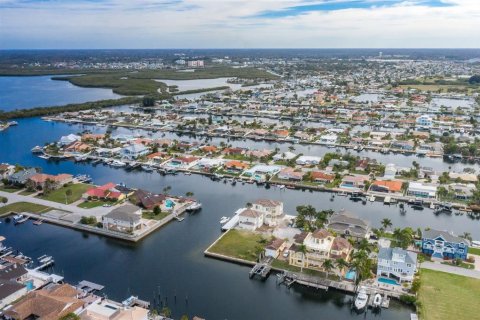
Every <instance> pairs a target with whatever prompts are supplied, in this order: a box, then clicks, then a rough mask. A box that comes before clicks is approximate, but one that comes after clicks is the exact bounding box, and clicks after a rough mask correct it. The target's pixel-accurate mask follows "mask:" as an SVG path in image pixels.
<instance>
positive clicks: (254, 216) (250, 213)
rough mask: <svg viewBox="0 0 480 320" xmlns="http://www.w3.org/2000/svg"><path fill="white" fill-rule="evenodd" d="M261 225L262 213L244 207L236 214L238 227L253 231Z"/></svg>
mask: <svg viewBox="0 0 480 320" xmlns="http://www.w3.org/2000/svg"><path fill="white" fill-rule="evenodd" d="M262 225H263V213H261V212H260V211H256V210H252V209H245V210H243V211H242V212H241V213H240V214H239V215H238V228H239V229H244V230H250V231H254V230H255V229H257V228H260V227H261V226H262Z"/></svg>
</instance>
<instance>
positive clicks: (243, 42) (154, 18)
mask: <svg viewBox="0 0 480 320" xmlns="http://www.w3.org/2000/svg"><path fill="white" fill-rule="evenodd" d="M339 1H340V0H339ZM319 2H321V1H315V3H319ZM371 2H372V3H374V2H375V1H373V0H372V1H371ZM444 2H447V1H444ZM311 3H312V2H306V1H301V0H291V1H275V0H265V1H255V0H252V1H234V0H230V1H213V0H211V1H209V0H186V1H175V0H172V1H170V0H163V1H161V0H159V1H155V0H138V1H129V0H118V1H115V0H106V1H103V2H101V3H98V2H95V1H65V0H64V1H60V0H51V1H41V2H32V1H28V2H23V1H9V0H0V48H210V47H216V48H223V47H226V48H241V47H256V48H260V47H277V48H287V47H303V48H306V47H320V48H321V47H327V48H331V47H442V48H446V47H464V48H466V47H476V48H478V47H480V37H479V36H478V30H480V3H479V2H478V1H477V0H449V1H448V3H452V4H454V5H453V6H449V7H428V6H425V5H418V4H415V3H417V1H409V2H403V3H399V4H396V5H395V6H390V7H388V6H379V7H376V8H366V9H346V10H335V11H310V12H305V13H302V14H299V15H292V16H287V17H277V18H264V17H261V16H258V15H259V14H261V13H263V12H265V11H277V10H281V9H284V8H288V7H292V6H297V5H301V4H311Z"/></svg>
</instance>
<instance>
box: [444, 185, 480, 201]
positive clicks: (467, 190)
mask: <svg viewBox="0 0 480 320" xmlns="http://www.w3.org/2000/svg"><path fill="white" fill-rule="evenodd" d="M448 191H450V192H452V193H453V194H454V196H455V199H458V200H469V199H471V198H472V197H473V194H474V193H475V191H477V187H476V186H475V185H474V184H473V183H451V184H449V185H448Z"/></svg>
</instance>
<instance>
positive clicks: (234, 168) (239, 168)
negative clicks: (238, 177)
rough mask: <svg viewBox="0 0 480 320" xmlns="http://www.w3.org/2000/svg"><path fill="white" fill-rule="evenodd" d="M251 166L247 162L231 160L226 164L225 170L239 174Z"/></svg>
mask: <svg viewBox="0 0 480 320" xmlns="http://www.w3.org/2000/svg"><path fill="white" fill-rule="evenodd" d="M249 167H250V165H249V164H248V163H246V162H242V161H237V160H231V161H228V162H226V163H225V164H224V168H225V171H227V172H229V173H233V174H238V173H241V172H243V170H246V169H248V168H249Z"/></svg>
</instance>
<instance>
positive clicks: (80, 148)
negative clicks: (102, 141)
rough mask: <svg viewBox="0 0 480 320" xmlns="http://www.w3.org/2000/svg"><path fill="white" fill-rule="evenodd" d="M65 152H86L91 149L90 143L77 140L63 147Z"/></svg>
mask: <svg viewBox="0 0 480 320" xmlns="http://www.w3.org/2000/svg"><path fill="white" fill-rule="evenodd" d="M63 150H64V151H65V152H71V153H85V152H88V151H89V150H90V145H88V144H86V143H83V142H81V141H75V142H73V143H71V144H69V145H68V146H65V147H64V148H63Z"/></svg>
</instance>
